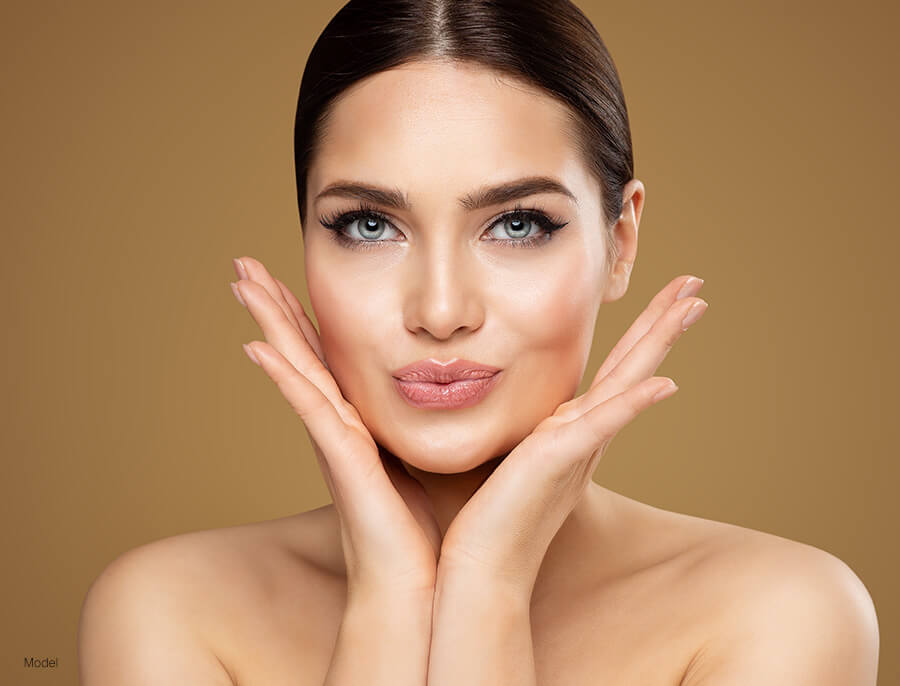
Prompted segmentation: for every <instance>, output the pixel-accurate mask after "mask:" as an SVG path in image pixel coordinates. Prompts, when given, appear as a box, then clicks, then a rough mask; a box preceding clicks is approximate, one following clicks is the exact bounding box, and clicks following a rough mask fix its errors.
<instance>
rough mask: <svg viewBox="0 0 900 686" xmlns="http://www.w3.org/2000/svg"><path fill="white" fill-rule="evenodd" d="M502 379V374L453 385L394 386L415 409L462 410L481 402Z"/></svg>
mask: <svg viewBox="0 0 900 686" xmlns="http://www.w3.org/2000/svg"><path fill="white" fill-rule="evenodd" d="M499 378H500V372H497V373H496V374H493V375H491V376H488V377H486V378H484V379H464V380H461V381H454V382H452V383H428V382H425V381H401V380H400V379H397V378H394V385H395V386H396V387H397V390H398V391H400V395H401V396H403V399H404V400H405V401H406V402H408V403H409V404H410V405H412V406H413V407H421V408H426V409H454V410H458V409H462V408H464V407H471V406H472V405H476V404H477V403H479V402H481V400H482V398H484V396H486V395H487V394H488V393H489V392H490V390H491V389H492V388H493V387H494V384H496V383H497V380H498V379H499Z"/></svg>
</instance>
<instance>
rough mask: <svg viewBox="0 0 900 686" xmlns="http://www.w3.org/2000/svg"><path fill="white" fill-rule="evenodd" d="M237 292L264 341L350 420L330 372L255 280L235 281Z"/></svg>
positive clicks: (342, 398)
mask: <svg viewBox="0 0 900 686" xmlns="http://www.w3.org/2000/svg"><path fill="white" fill-rule="evenodd" d="M237 289H238V291H239V293H240V295H241V298H242V299H243V300H244V302H245V303H246V306H247V310H248V311H249V312H250V314H251V316H252V317H253V319H254V320H256V323H257V324H259V327H260V329H262V332H263V335H265V337H266V341H268V342H269V343H270V344H271V345H272V346H273V347H274V348H276V349H277V350H278V352H279V353H281V354H282V355H284V357H285V358H287V360H288V361H289V362H290V363H291V364H292V365H293V366H294V367H295V368H296V370H297V371H299V372H300V373H302V374H303V375H304V377H306V378H307V379H309V380H310V381H312V382H313V383H314V384H315V385H316V387H317V388H318V389H319V391H321V393H322V394H323V395H324V396H325V397H326V398H328V399H329V400H330V401H331V402H332V404H333V405H334V407H335V408H336V409H337V410H338V413H339V414H340V416H341V417H342V418H343V419H344V420H345V421H350V414H349V412H348V411H347V409H346V408H345V407H344V403H345V402H346V401H345V400H344V397H343V395H342V394H341V391H340V389H339V388H338V385H337V382H336V381H335V380H334V377H333V376H332V375H331V372H329V371H328V370H327V369H326V368H325V366H324V365H323V364H322V361H321V360H320V359H319V358H318V356H317V355H316V353H315V352H314V351H313V349H312V347H311V346H310V344H309V341H307V340H306V338H305V337H304V336H303V334H302V333H301V331H300V330H299V329H297V328H295V327H294V325H293V324H292V323H291V322H290V321H289V320H288V318H287V317H286V316H285V314H284V310H283V309H282V308H281V307H279V306H278V304H277V303H276V302H275V301H274V300H273V299H272V297H271V296H270V295H269V293H268V291H267V290H266V289H265V288H263V287H262V286H261V285H260V284H258V283H256V282H255V281H248V280H246V279H241V280H239V281H238V282H237Z"/></svg>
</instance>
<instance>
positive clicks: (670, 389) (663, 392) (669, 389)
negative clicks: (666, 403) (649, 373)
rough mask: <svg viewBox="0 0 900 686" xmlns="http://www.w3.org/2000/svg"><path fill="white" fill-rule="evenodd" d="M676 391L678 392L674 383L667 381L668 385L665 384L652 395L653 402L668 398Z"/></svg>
mask: <svg viewBox="0 0 900 686" xmlns="http://www.w3.org/2000/svg"><path fill="white" fill-rule="evenodd" d="M677 390H678V386H677V385H676V384H675V382H674V381H672V380H671V379H669V381H668V383H666V385H665V386H663V387H662V388H660V389H659V390H658V391H657V392H656V393H654V394H653V401H654V402H656V401H657V400H662V399H663V398H668V397H669V396H670V395H672V394H673V393H674V392H675V391H677Z"/></svg>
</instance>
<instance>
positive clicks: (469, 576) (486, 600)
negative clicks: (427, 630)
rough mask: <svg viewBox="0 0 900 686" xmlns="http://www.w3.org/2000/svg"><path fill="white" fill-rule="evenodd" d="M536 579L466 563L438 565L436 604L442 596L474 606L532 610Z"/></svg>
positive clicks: (435, 604) (436, 605)
mask: <svg viewBox="0 0 900 686" xmlns="http://www.w3.org/2000/svg"><path fill="white" fill-rule="evenodd" d="M532 587H533V583H530V582H529V581H528V580H527V579H524V578H520V577H516V576H515V575H492V574H487V573H485V571H484V570H478V569H472V568H467V567H464V566H450V565H447V566H445V567H443V568H441V566H440V565H438V574H437V581H436V584H435V592H434V607H435V609H437V607H438V605H439V603H441V599H444V602H445V603H446V602H447V598H452V601H451V602H454V603H459V602H463V603H465V604H466V605H469V606H472V607H484V608H494V607H502V608H504V611H506V612H509V613H512V614H522V613H523V612H524V613H525V614H527V613H529V612H530V607H531V591H532Z"/></svg>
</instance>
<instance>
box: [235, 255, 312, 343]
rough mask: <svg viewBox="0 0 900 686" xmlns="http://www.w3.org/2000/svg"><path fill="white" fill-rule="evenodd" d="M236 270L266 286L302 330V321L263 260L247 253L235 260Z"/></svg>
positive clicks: (288, 316) (298, 329) (240, 276)
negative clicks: (297, 317)
mask: <svg viewBox="0 0 900 686" xmlns="http://www.w3.org/2000/svg"><path fill="white" fill-rule="evenodd" d="M234 271H235V272H237V275H238V278H239V279H249V280H250V281H255V282H256V283H258V284H260V285H261V286H262V287H263V288H265V289H266V292H267V293H268V294H269V295H270V296H271V297H272V300H274V301H275V302H276V303H278V306H279V307H280V308H281V310H282V311H283V312H284V315H285V317H287V319H288V321H289V322H290V323H291V324H292V325H293V326H294V328H296V329H297V331H302V328H301V327H300V322H299V321H298V320H297V319H296V317H295V315H294V312H293V311H292V310H291V308H290V307H289V306H288V303H287V301H285V299H284V294H283V293H282V292H281V289H280V288H279V287H278V284H277V283H276V282H275V279H274V278H273V277H272V275H271V274H269V270H268V269H266V268H265V266H264V265H263V263H262V262H260V261H259V260H257V259H255V258H253V257H248V256H246V255H245V256H243V257H240V258H238V259H236V260H234ZM242 272H243V273H242Z"/></svg>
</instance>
